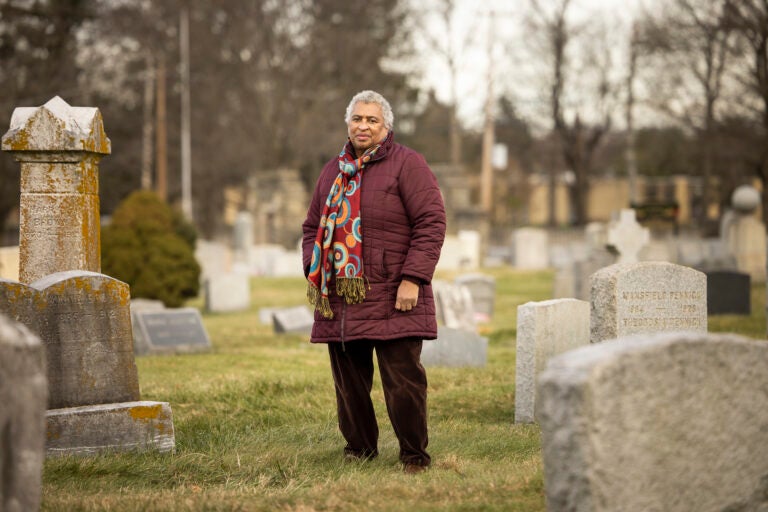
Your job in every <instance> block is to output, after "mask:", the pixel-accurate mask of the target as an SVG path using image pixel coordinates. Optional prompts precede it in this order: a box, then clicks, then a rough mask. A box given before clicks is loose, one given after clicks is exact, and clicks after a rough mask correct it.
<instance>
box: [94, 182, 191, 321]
mask: <svg viewBox="0 0 768 512" xmlns="http://www.w3.org/2000/svg"><path fill="white" fill-rule="evenodd" d="M196 238H197V234H196V232H195V228H194V226H192V225H191V224H190V223H189V222H187V221H186V220H185V219H184V218H183V217H182V216H181V214H179V213H177V212H175V211H174V210H173V209H171V207H170V206H168V205H167V204H166V203H165V202H163V201H162V200H161V199H160V198H159V197H158V196H157V194H155V193H154V192H149V191H138V192H134V193H132V194H131V195H129V196H128V197H127V198H125V199H124V200H123V202H122V203H120V204H119V205H118V207H117V208H116V209H115V212H114V214H113V215H112V222H111V223H110V224H109V225H108V226H105V227H104V228H103V229H102V232H101V267H102V272H103V273H105V274H107V275H109V276H112V277H114V278H116V279H119V280H121V281H124V282H126V283H128V284H129V285H130V287H131V297H132V298H138V297H142V298H146V299H157V300H161V301H163V303H164V304H165V305H166V306H168V307H179V306H182V305H183V304H184V301H185V300H186V299H189V298H192V297H196V296H197V294H198V292H199V288H200V265H199V264H198V263H197V260H195V254H194V249H195V240H196Z"/></svg>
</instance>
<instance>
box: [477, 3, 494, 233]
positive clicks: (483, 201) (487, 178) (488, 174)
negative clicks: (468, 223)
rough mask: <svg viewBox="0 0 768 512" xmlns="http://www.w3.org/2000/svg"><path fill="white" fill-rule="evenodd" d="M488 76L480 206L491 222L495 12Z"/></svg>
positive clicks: (490, 32)
mask: <svg viewBox="0 0 768 512" xmlns="http://www.w3.org/2000/svg"><path fill="white" fill-rule="evenodd" d="M488 14H489V15H488V25H489V27H488V48H487V52H488V76H487V85H488V88H487V91H486V94H487V96H486V99H485V123H484V126H483V156H482V164H481V167H480V205H481V207H482V209H483V212H485V214H486V215H488V220H489V221H490V220H491V214H492V211H493V161H492V160H493V144H494V139H495V134H494V125H495V119H494V112H493V108H494V104H495V98H494V91H493V42H494V36H495V34H494V11H493V10H491V11H490V12H489V13H488Z"/></svg>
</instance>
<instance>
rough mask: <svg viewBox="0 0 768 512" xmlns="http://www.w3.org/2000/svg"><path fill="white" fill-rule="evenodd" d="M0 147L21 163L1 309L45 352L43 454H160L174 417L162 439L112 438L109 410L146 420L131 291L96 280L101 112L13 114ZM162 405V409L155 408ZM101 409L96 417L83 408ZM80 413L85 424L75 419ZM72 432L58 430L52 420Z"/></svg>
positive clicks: (166, 420)
mask: <svg viewBox="0 0 768 512" xmlns="http://www.w3.org/2000/svg"><path fill="white" fill-rule="evenodd" d="M2 149H3V150H6V151H9V152H10V153H12V155H13V156H14V158H15V159H16V160H17V161H19V162H21V199H20V202H21V206H20V208H21V221H20V232H19V240H20V257H19V277H20V279H21V282H20V283H19V282H10V281H0V312H3V313H5V314H7V315H9V316H10V317H11V318H13V319H15V320H17V321H19V322H21V323H24V324H25V325H27V326H28V327H29V328H30V329H31V330H33V331H34V332H36V333H37V334H38V335H39V336H40V339H41V341H42V344H43V347H44V350H45V353H46V371H47V379H48V387H49V389H48V400H49V406H50V407H52V409H50V410H49V411H48V412H47V413H46V423H47V427H48V438H47V440H46V446H47V448H46V450H47V453H48V454H51V453H52V450H53V446H54V445H55V446H56V450H57V453H79V451H80V450H81V448H83V446H81V445H80V443H86V444H87V447H88V449H89V450H95V451H103V450H119V449H132V448H133V447H135V446H139V445H141V446H145V447H147V448H151V449H158V450H161V451H164V450H167V449H168V446H171V447H172V446H173V443H174V433H173V422H172V418H171V416H170V414H168V415H165V416H163V417H162V419H159V420H158V421H159V423H158V422H156V423H154V425H155V427H154V428H156V429H157V430H158V431H162V433H163V434H162V436H161V437H162V438H163V442H162V443H158V442H156V441H155V440H154V439H155V438H151V439H149V441H148V440H147V438H146V435H145V433H144V432H141V433H136V435H141V436H142V440H141V441H140V442H139V441H138V440H137V442H126V439H125V438H124V437H119V438H118V437H115V438H111V437H110V434H111V433H113V432H116V427H117V425H116V424H115V423H114V422H113V420H114V418H115V417H116V414H115V412H116V411H118V410H120V411H126V410H127V411H129V412H128V417H129V418H131V421H136V422H140V423H142V424H143V423H146V422H145V418H144V417H143V416H142V413H141V410H142V409H141V408H140V407H139V406H137V405H135V404H136V403H137V401H138V399H139V386H138V375H137V371H136V365H135V362H134V358H133V337H132V332H131V331H132V330H131V320H130V293H129V290H128V286H127V285H126V284H125V283H122V282H120V281H117V280H116V279H113V278H111V277H109V276H105V275H103V274H100V273H99V270H100V268H101V254H100V240H99V231H100V219H99V197H98V162H99V160H100V158H101V157H102V156H103V155H105V154H109V152H110V141H109V139H108V138H107V137H106V134H105V133H104V128H103V125H102V120H101V114H100V113H99V111H98V109H95V108H87V107H70V106H69V105H68V104H67V103H66V102H64V100H62V99H61V98H58V97H56V98H54V99H52V100H51V101H49V102H48V103H46V104H45V105H44V106H42V107H39V108H17V109H16V110H15V111H14V114H13V117H12V119H11V128H10V130H9V131H8V132H7V133H6V134H5V135H4V136H3V138H2ZM153 403H154V404H158V405H159V406H161V407H166V408H168V411H170V408H169V406H168V404H165V403H160V402H153ZM93 406H98V412H96V413H95V414H94V413H92V412H89V413H88V414H85V413H84V412H83V410H82V408H83V407H93ZM81 414H83V416H82V417H81V416H80V415H81ZM62 415H63V416H66V417H67V418H70V419H69V420H68V422H69V423H72V422H76V423H77V424H78V427H77V430H76V431H74V430H67V429H62V430H58V431H56V430H54V426H55V423H56V419H55V418H57V417H60V416H62Z"/></svg>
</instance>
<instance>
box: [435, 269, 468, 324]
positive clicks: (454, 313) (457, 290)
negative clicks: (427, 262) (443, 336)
mask: <svg viewBox="0 0 768 512" xmlns="http://www.w3.org/2000/svg"><path fill="white" fill-rule="evenodd" d="M432 290H433V292H434V296H435V313H436V317H437V322H438V324H441V325H444V326H446V327H449V328H451V329H461V330H464V331H471V332H475V331H476V330H477V324H476V322H475V308H474V305H473V303H472V295H471V294H470V292H469V289H468V288H467V287H466V286H460V285H457V284H452V283H449V282H447V281H443V280H440V279H435V280H433V281H432Z"/></svg>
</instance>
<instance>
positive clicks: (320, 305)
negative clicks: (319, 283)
mask: <svg viewBox="0 0 768 512" xmlns="http://www.w3.org/2000/svg"><path fill="white" fill-rule="evenodd" d="M307 299H308V300H309V303H310V304H312V305H313V306H314V307H315V310H316V311H319V312H320V314H321V315H323V316H324V317H325V318H333V311H331V303H330V301H329V300H328V297H323V295H322V294H321V293H320V290H319V289H318V288H317V287H316V286H315V285H314V284H312V283H310V284H309V286H307Z"/></svg>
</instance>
